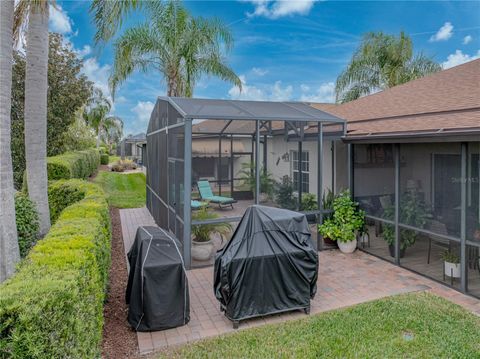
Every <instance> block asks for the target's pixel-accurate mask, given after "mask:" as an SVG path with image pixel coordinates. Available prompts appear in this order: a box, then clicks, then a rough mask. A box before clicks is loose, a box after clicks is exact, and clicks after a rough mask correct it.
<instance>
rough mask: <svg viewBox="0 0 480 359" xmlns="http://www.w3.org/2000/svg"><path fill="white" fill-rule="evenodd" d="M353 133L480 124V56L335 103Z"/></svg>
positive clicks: (320, 106) (335, 112)
mask: <svg viewBox="0 0 480 359" xmlns="http://www.w3.org/2000/svg"><path fill="white" fill-rule="evenodd" d="M311 105H312V106H313V107H315V108H318V109H321V110H324V111H327V112H330V113H331V114H333V115H336V116H338V117H340V118H343V119H345V120H347V121H348V133H349V135H365V134H379V133H395V132H397V133H400V132H405V133H411V132H416V131H435V130H440V129H459V130H460V129H466V128H478V129H480V59H479V60H475V61H471V62H468V63H465V64H463V65H460V66H456V67H452V68H450V69H448V70H444V71H440V72H437V73H435V74H432V75H430V76H426V77H423V78H420V79H417V80H414V81H410V82H408V83H405V84H403V85H399V86H395V87H392V88H390V89H388V90H385V91H382V92H378V93H375V94H373V95H369V96H365V97H362V98H360V99H358V100H355V101H351V102H348V103H345V104H342V105H337V106H334V107H332V106H331V105H330V106H325V104H311Z"/></svg>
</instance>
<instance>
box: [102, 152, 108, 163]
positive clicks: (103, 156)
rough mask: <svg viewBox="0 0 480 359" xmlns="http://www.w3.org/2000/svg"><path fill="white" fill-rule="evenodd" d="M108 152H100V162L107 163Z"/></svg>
mask: <svg viewBox="0 0 480 359" xmlns="http://www.w3.org/2000/svg"><path fill="white" fill-rule="evenodd" d="M108 157H109V156H108V154H107V153H102V154H101V155H100V164H102V165H108Z"/></svg>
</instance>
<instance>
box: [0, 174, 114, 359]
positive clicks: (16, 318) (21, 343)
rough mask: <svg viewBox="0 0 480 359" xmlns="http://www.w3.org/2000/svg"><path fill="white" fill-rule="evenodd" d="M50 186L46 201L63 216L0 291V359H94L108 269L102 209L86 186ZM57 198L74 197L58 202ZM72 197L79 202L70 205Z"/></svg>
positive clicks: (101, 199) (98, 193) (96, 193)
mask: <svg viewBox="0 0 480 359" xmlns="http://www.w3.org/2000/svg"><path fill="white" fill-rule="evenodd" d="M52 186H53V187H51V188H50V196H51V198H53V197H55V198H56V199H57V204H56V206H57V208H58V209H59V210H60V209H61V208H64V209H63V211H61V213H60V214H59V216H58V219H57V221H56V222H55V224H54V225H53V226H52V227H51V229H50V231H49V232H48V234H47V235H46V236H45V238H44V239H42V240H40V241H38V243H37V244H36V245H35V246H34V247H33V248H32V249H31V251H30V253H29V254H28V256H27V257H26V258H25V259H24V260H23V261H22V262H21V264H20V266H19V268H18V271H17V273H16V274H15V275H14V276H13V277H11V278H10V279H8V280H7V281H5V282H4V283H3V284H2V285H1V286H0V358H4V357H5V358H97V357H100V342H101V338H102V329H103V313H102V311H103V303H104V300H105V293H106V284H107V273H108V268H109V266H110V218H109V212H108V204H107V201H106V199H105V195H104V193H103V191H102V190H101V189H100V188H99V187H98V186H97V185H95V184H92V183H88V182H85V181H82V180H78V179H73V180H62V181H58V182H56V183H54V184H52ZM62 193H75V195H71V196H69V197H68V198H65V203H64V204H60V203H59V202H60V197H61V194H62ZM78 193H80V194H81V195H78ZM77 195H78V196H77ZM52 196H53V197H52ZM74 198H77V199H79V200H78V201H77V202H75V203H73V204H71V203H70V202H71V201H74Z"/></svg>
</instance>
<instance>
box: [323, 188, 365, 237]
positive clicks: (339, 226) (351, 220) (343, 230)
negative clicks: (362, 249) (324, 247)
mask: <svg viewBox="0 0 480 359" xmlns="http://www.w3.org/2000/svg"><path fill="white" fill-rule="evenodd" d="M364 222H365V213H364V211H362V210H360V209H358V203H356V202H354V201H352V199H351V198H350V192H349V191H348V190H347V191H343V192H341V193H340V194H339V195H338V196H337V197H336V198H335V199H334V201H333V216H332V218H329V219H326V220H325V222H324V223H323V224H322V225H320V226H318V229H319V232H320V234H322V236H324V237H327V238H330V239H331V240H334V241H339V242H350V241H354V240H355V232H356V231H358V230H360V229H361V228H363V226H364Z"/></svg>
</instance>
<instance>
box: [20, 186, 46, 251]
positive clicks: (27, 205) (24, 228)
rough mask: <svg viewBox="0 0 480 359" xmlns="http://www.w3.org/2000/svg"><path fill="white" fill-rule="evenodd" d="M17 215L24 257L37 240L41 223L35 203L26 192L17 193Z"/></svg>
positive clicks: (21, 249)
mask: <svg viewBox="0 0 480 359" xmlns="http://www.w3.org/2000/svg"><path fill="white" fill-rule="evenodd" d="M15 216H16V221H17V233H18V246H19V247H20V255H21V257H22V258H23V257H25V256H26V255H27V253H28V251H29V250H30V248H32V247H33V245H34V244H35V242H36V241H37V234H38V231H39V229H40V224H39V220H38V213H37V209H36V208H35V204H34V203H33V202H32V201H30V199H29V198H28V197H27V196H25V194H23V193H20V192H17V193H16V194H15Z"/></svg>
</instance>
